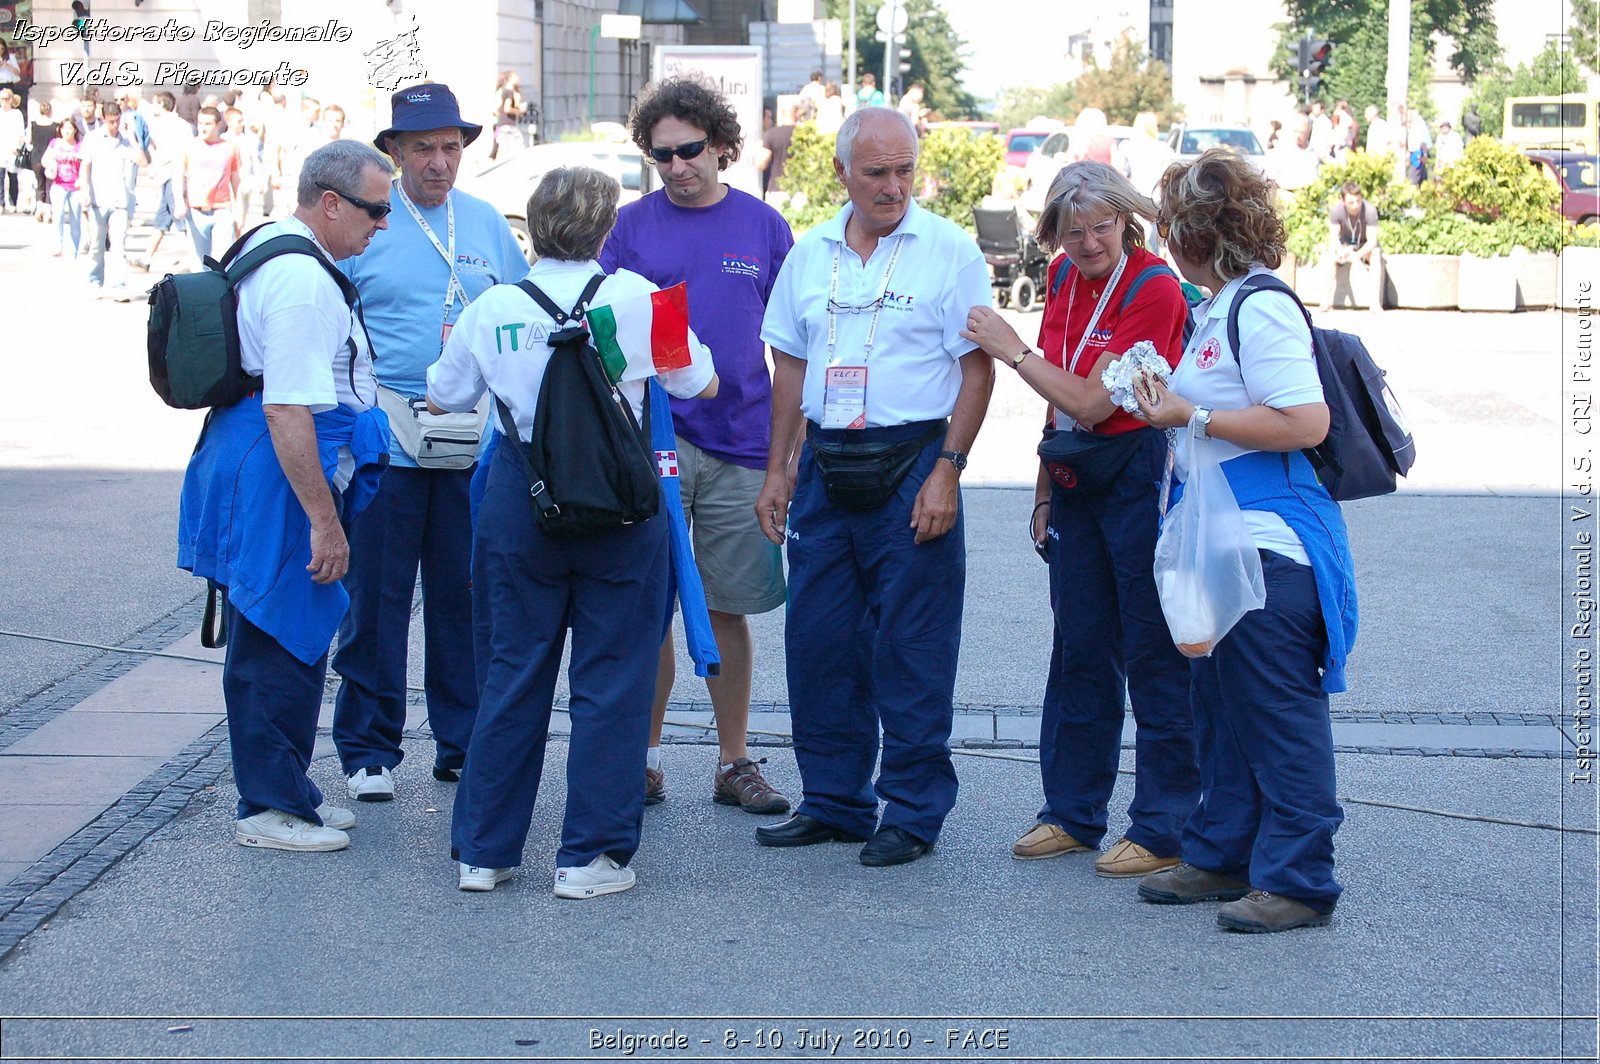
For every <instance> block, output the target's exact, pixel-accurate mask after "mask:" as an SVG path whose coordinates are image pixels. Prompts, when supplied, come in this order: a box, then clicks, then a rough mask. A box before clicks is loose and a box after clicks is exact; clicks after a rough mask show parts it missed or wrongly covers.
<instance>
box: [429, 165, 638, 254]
mask: <svg viewBox="0 0 1600 1064" xmlns="http://www.w3.org/2000/svg"><path fill="white" fill-rule="evenodd" d="M558 166H592V167H594V168H595V169H596V170H601V171H604V172H605V173H608V174H610V175H611V176H613V177H615V178H616V179H617V183H618V184H619V185H621V186H622V203H624V204H628V203H632V202H633V201H634V200H636V199H638V198H639V197H640V196H641V195H642V194H643V191H642V190H643V187H644V181H643V177H644V174H643V168H644V157H643V156H642V155H640V154H639V150H638V149H637V148H635V147H634V146H633V145H632V144H618V143H614V142H609V141H566V142H562V143H558V144H536V145H534V146H533V147H531V148H529V149H527V150H526V151H519V152H515V153H514V154H512V155H510V156H509V157H507V158H504V159H501V160H499V161H497V162H495V163H493V164H492V165H490V166H489V167H488V168H487V169H484V170H480V171H478V172H477V173H476V174H473V175H471V176H470V177H463V178H461V179H460V180H459V181H458V182H457V186H458V187H459V188H460V189H461V191H463V192H467V193H470V194H471V195H474V196H477V197H478V198H479V199H482V200H488V201H489V202H490V203H491V204H493V205H494V208H495V210H497V211H499V212H500V213H501V214H503V215H505V219H506V221H507V222H509V223H510V224H511V232H512V234H513V235H515V236H516V238H517V243H518V244H519V245H520V246H521V247H522V250H523V253H524V254H526V255H527V256H528V261H529V262H532V261H533V258H534V255H533V245H532V244H530V243H529V241H528V220H527V218H526V214H527V210H528V195H529V193H531V192H532V191H533V189H534V186H536V185H537V184H538V183H539V179H540V178H542V177H543V176H544V175H545V174H547V173H549V172H550V171H551V170H554V169H555V168H556V167H558Z"/></svg>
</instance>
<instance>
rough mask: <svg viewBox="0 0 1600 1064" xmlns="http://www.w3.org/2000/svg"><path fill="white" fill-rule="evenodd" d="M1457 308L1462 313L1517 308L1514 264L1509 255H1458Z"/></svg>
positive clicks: (1503, 311)
mask: <svg viewBox="0 0 1600 1064" xmlns="http://www.w3.org/2000/svg"><path fill="white" fill-rule="evenodd" d="M1456 300H1457V302H1456V305H1457V306H1459V307H1460V308H1461V309H1462V310H1490V311H1500V312H1502V313H1509V312H1510V311H1513V310H1516V309H1517V264H1516V262H1515V261H1514V260H1513V259H1512V258H1511V256H1509V255H1496V256H1495V257H1493V258H1488V259H1485V258H1480V257H1478V256H1477V255H1463V256H1461V266H1460V272H1459V274H1458V287H1457V290H1456Z"/></svg>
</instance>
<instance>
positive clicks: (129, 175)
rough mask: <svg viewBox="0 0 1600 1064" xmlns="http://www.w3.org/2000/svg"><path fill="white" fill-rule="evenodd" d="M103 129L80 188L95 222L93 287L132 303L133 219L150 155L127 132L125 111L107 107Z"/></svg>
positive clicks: (86, 151) (87, 151) (94, 138)
mask: <svg viewBox="0 0 1600 1064" xmlns="http://www.w3.org/2000/svg"><path fill="white" fill-rule="evenodd" d="M100 113H101V116H102V125H101V126H100V128H98V129H96V130H95V131H94V132H93V133H91V134H89V136H87V137H86V138H84V141H83V148H82V149H81V150H82V155H83V170H82V171H81V173H80V175H79V178H78V185H79V187H80V188H82V189H83V190H84V191H85V193H86V198H87V206H88V209H89V218H90V220H91V221H92V222H93V223H94V225H93V228H92V229H91V231H90V235H89V253H90V254H91V255H92V256H93V259H94V265H93V266H92V267H91V268H90V270H89V284H90V285H91V286H92V287H94V288H97V289H99V290H100V294H101V295H108V296H111V297H113V298H114V299H116V300H117V302H119V303H126V302H128V301H129V300H131V299H132V298H133V296H134V292H133V290H132V289H131V288H130V287H129V286H128V266H129V261H128V226H129V221H130V219H132V217H133V208H134V198H133V197H134V186H135V183H136V182H137V181H138V179H139V167H141V166H145V165H148V164H149V162H150V157H149V156H148V155H146V154H145V153H144V151H143V150H142V149H141V148H140V147H139V146H138V145H137V144H136V143H134V142H133V140H132V138H130V137H129V136H128V134H127V133H125V132H124V131H123V129H122V108H121V107H118V106H117V105H116V104H114V103H108V104H106V105H105V106H104V107H103V108H101V111H100Z"/></svg>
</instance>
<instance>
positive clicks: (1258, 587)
mask: <svg viewBox="0 0 1600 1064" xmlns="http://www.w3.org/2000/svg"><path fill="white" fill-rule="evenodd" d="M1185 431H1187V432H1188V433H1189V478H1188V479H1187V480H1185V481H1184V484H1183V498H1182V499H1180V500H1179V501H1178V505H1176V506H1174V507H1173V508H1172V509H1171V510H1170V511H1168V513H1167V516H1166V519H1165V520H1164V521H1163V522H1162V525H1161V538H1160V539H1159V540H1157V541H1156V559H1155V575H1156V590H1157V592H1158V593H1159V594H1160V596H1161V612H1162V613H1164V614H1166V617H1167V628H1168V629H1170V630H1171V632H1172V641H1173V642H1174V643H1176V644H1177V645H1178V649H1179V650H1180V651H1181V652H1182V653H1183V654H1184V656H1185V657H1190V658H1199V657H1207V656H1209V655H1210V653H1211V651H1212V649H1213V648H1214V647H1215V646H1216V645H1217V643H1218V642H1219V641H1220V640H1221V639H1222V637H1223V636H1225V635H1227V634H1228V630H1229V629H1231V628H1232V627H1233V626H1234V625H1235V624H1237V623H1238V621H1239V618H1240V617H1243V616H1244V615H1245V614H1246V613H1249V612H1250V611H1251V610H1258V609H1260V608H1261V607H1263V606H1265V605H1266V604H1267V592H1266V585H1265V582H1264V581H1263V580H1262V577H1261V556H1260V554H1258V553H1257V552H1256V545H1255V541H1254V540H1253V539H1251V538H1250V530H1249V529H1248V528H1247V527H1245V523H1244V514H1243V513H1241V512H1240V510H1239V502H1238V500H1237V499H1235V498H1234V496H1233V489H1232V488H1231V487H1229V486H1228V478H1227V476H1226V475H1224V474H1223V472H1222V464H1221V462H1220V461H1218V459H1217V454H1216V446H1215V444H1214V443H1213V442H1212V441H1210V440H1200V439H1196V438H1195V435H1194V428H1193V426H1192V425H1191V426H1190V428H1188V429H1187V430H1185Z"/></svg>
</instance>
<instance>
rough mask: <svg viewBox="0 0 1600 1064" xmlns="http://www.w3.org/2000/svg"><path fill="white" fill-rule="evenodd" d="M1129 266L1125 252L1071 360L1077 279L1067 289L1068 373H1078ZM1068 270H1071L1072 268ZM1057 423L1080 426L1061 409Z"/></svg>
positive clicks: (1063, 363)
mask: <svg viewBox="0 0 1600 1064" xmlns="http://www.w3.org/2000/svg"><path fill="white" fill-rule="evenodd" d="M1127 265H1128V253H1127V252H1126V251H1124V252H1123V253H1122V257H1121V258H1120V259H1118V260H1117V268H1116V269H1114V270H1112V271H1111V276H1110V277H1109V278H1107V279H1106V287H1105V291H1103V292H1101V293H1100V302H1098V303H1096V304H1095V307H1094V313H1093V314H1092V315H1090V316H1089V325H1088V327H1087V328H1085V329H1084V330H1083V335H1082V336H1080V337H1078V347H1077V350H1075V351H1073V352H1072V358H1070V359H1069V358H1067V337H1069V336H1070V335H1071V334H1072V306H1073V304H1074V303H1075V302H1076V301H1077V298H1078V281H1077V278H1074V279H1073V282H1072V286H1071V287H1069V288H1068V289H1067V318H1066V322H1065V323H1064V324H1063V326H1062V330H1061V366H1062V368H1063V369H1065V370H1066V371H1067V372H1068V373H1076V372H1077V371H1078V359H1080V358H1082V357H1083V348H1084V346H1085V345H1086V344H1088V342H1089V335H1090V334H1091V333H1093V332H1094V327H1095V326H1096V325H1099V324H1100V315H1102V314H1104V313H1105V310H1106V304H1107V303H1108V302H1110V301H1111V293H1112V292H1114V291H1116V287H1117V282H1118V281H1120V280H1122V271H1123V269H1124V268H1125V267H1126V266H1127ZM1067 268H1068V269H1071V267H1070V266H1069V267H1067ZM1078 276H1079V277H1082V276H1083V274H1082V273H1079V275H1078ZM1063 418H1065V419H1066V424H1061V421H1062V419H1063ZM1055 421H1056V424H1057V427H1059V428H1066V429H1076V428H1077V426H1078V422H1077V421H1076V419H1074V418H1072V417H1071V416H1069V415H1068V414H1067V413H1066V411H1064V410H1060V409H1057V411H1056V417H1055Z"/></svg>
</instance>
